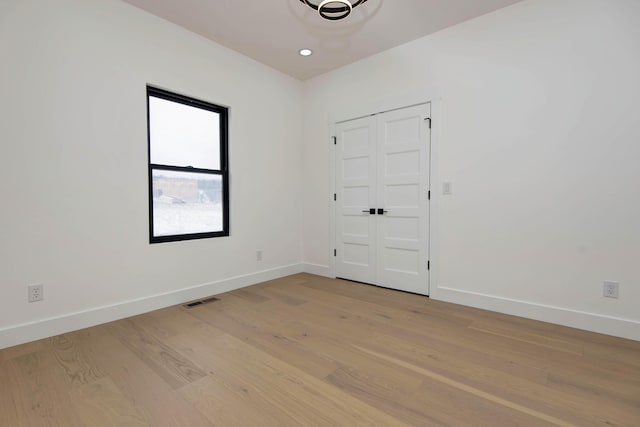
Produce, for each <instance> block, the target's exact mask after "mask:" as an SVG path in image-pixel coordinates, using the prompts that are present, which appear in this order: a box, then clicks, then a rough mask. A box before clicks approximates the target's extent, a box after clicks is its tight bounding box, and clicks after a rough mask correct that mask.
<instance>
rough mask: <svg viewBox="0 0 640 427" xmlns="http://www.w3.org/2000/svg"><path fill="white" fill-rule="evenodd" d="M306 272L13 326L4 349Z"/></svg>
mask: <svg viewBox="0 0 640 427" xmlns="http://www.w3.org/2000/svg"><path fill="white" fill-rule="evenodd" d="M303 271H306V267H305V264H292V265H287V266H283V267H278V268H273V269H270V270H263V271H259V272H256V273H251V274H245V275H242V276H235V277H230V278H228V279H224V280H219V281H216V282H211V283H205V284H202V285H197V286H192V287H189V288H185V289H180V290H177V291H173V292H168V293H164V294H158V295H152V296H149V297H144V298H139V299H135V300H129V301H124V302H121V303H118V304H112V305H106V306H102V307H95V308H90V309H88V310H84V311H79V312H75V313H68V314H63V315H61V316H56V317H52V318H48V319H41V320H36V321H34V322H29V323H24V324H21V325H15V326H10V327H8V328H4V329H0V349H3V348H7V347H12V346H14V345H18V344H23V343H26V342H31V341H35V340H39V339H42V338H47V337H52V336H55V335H59V334H63V333H66V332H70V331H77V330H79V329H83V328H88V327H91V326H95V325H99V324H102V323H107V322H112V321H114V320H118V319H122V318H125V317H130V316H135V315H138V314H142V313H147V312H149V311H153V310H158V309H160V308H165V307H169V306H172V305H176V304H182V303H184V302H187V301H192V300H195V299H199V298H204V297H207V296H210V295H217V294H221V293H223V292H229V291H232V290H234V289H239V288H243V287H245V286H250V285H254V284H256V283H260V282H266V281H268V280H274V279H278V278H280V277H285V276H289V275H291V274H296V273H302V272H303Z"/></svg>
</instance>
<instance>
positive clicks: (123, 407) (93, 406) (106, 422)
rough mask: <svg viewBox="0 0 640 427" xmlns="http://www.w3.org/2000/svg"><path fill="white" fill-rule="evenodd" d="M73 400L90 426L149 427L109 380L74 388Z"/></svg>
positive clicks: (77, 409) (105, 379) (72, 392)
mask: <svg viewBox="0 0 640 427" xmlns="http://www.w3.org/2000/svg"><path fill="white" fill-rule="evenodd" d="M71 400H72V402H73V405H74V406H75V408H76V411H77V412H78V414H80V417H81V418H82V419H83V421H84V422H85V423H86V425H89V426H96V427H99V426H105V427H107V426H148V425H149V423H147V421H146V420H145V419H144V417H143V416H142V415H141V414H140V413H139V412H138V411H137V410H136V408H135V406H134V405H133V403H132V402H130V401H129V400H128V399H127V398H126V397H125V396H124V395H123V394H122V393H121V392H120V390H119V389H118V387H116V385H115V384H114V383H113V381H111V380H110V379H109V378H102V379H99V380H96V381H94V382H92V383H89V384H84V385H81V386H78V387H76V388H74V389H73V391H71Z"/></svg>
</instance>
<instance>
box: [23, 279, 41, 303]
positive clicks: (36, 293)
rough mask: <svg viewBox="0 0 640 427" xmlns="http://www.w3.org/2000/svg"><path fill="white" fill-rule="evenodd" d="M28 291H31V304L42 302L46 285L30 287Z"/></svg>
mask: <svg viewBox="0 0 640 427" xmlns="http://www.w3.org/2000/svg"><path fill="white" fill-rule="evenodd" d="M27 289H28V291H29V299H28V301H29V302H36V301H42V300H43V299H44V285H43V284H42V283H40V284H38V285H29V287H28V288H27Z"/></svg>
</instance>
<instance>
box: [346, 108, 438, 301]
mask: <svg viewBox="0 0 640 427" xmlns="http://www.w3.org/2000/svg"><path fill="white" fill-rule="evenodd" d="M428 117H430V105H429V104H423V105H418V106H414V107H407V108H403V109H399V110H394V111H390V112H386V113H381V114H377V115H374V116H370V117H366V118H362V119H357V120H351V121H348V122H343V123H340V124H338V125H337V126H336V131H337V135H336V137H337V139H336V144H337V145H336V189H337V191H336V193H337V194H336V196H337V197H336V242H337V244H336V246H337V247H336V276H337V277H341V278H345V279H350V280H356V281H360V282H365V283H371V284H375V285H379V286H384V287H388V288H393V289H399V290H403V291H408V292H414V293H418V294H425V295H428V293H429V272H428V268H427V262H428V259H429V197H428V194H429V193H428V192H429V166H430V156H429V155H430V129H429V120H425V119H427V118H428ZM371 209H373V211H371Z"/></svg>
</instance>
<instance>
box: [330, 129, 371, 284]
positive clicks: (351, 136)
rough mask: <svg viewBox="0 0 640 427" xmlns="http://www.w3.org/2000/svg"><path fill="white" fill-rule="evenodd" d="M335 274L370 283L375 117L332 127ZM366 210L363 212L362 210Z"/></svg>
mask: <svg viewBox="0 0 640 427" xmlns="http://www.w3.org/2000/svg"><path fill="white" fill-rule="evenodd" d="M336 131H337V135H336V136H337V142H338V144H337V146H336V161H337V163H336V172H337V173H336V213H337V215H336V234H337V236H336V241H337V242H336V246H337V247H336V252H337V254H336V259H337V262H336V275H337V277H343V278H348V279H351V280H357V281H360V282H366V283H374V282H375V275H376V264H375V262H376V254H375V250H376V248H375V245H376V239H375V232H376V230H375V225H376V224H375V216H374V215H370V214H369V209H370V208H371V207H375V206H376V197H377V194H376V168H377V156H376V150H375V148H376V146H375V135H376V127H375V118H372V117H366V118H363V119H358V120H352V121H349V122H346V123H342V124H339V125H338V126H337V127H336ZM363 211H366V212H363Z"/></svg>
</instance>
